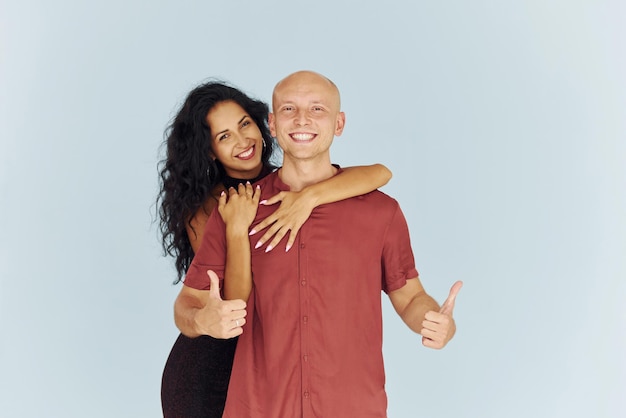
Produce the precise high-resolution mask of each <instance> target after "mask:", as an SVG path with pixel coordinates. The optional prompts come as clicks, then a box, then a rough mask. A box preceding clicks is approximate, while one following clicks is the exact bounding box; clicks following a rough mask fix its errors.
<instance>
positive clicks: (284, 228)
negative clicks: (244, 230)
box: [250, 189, 316, 252]
mask: <svg viewBox="0 0 626 418" xmlns="http://www.w3.org/2000/svg"><path fill="white" fill-rule="evenodd" d="M305 190H306V189H305ZM305 190H303V191H302V192H289V191H283V192H280V193H278V194H276V195H274V196H272V197H271V198H269V199H267V200H264V201H263V202H261V204H262V205H274V204H276V203H278V202H281V203H280V207H279V208H278V209H277V210H276V211H275V212H274V213H272V214H271V215H270V216H268V217H267V218H265V219H264V220H263V221H262V222H261V223H260V224H258V225H257V226H255V227H254V229H253V230H252V231H250V235H254V234H256V233H257V232H259V231H261V230H263V229H265V228H267V227H268V226H270V225H271V226H270V228H269V229H268V230H267V232H265V234H264V235H263V236H262V237H261V239H260V240H259V241H257V243H256V245H255V247H254V248H259V247H260V246H262V245H263V244H264V243H266V242H267V241H269V240H270V239H272V237H274V238H273V239H272V241H271V242H270V243H269V245H268V246H267V248H266V249H265V252H268V251H272V249H273V248H275V247H276V246H277V245H278V243H279V242H280V240H281V239H283V237H284V236H285V235H286V234H287V232H288V231H290V232H289V239H288V240H287V246H286V247H285V251H289V249H290V248H291V247H292V246H293V243H294V242H295V240H296V236H297V235H298V231H299V230H300V227H301V226H302V224H304V222H306V220H307V219H309V216H310V215H311V212H312V211H313V208H314V207H315V206H316V205H315V201H314V199H313V198H312V197H311V196H310V195H309V194H308V193H306V192H305Z"/></svg>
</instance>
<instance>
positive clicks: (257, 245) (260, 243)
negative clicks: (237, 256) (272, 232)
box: [254, 241, 263, 250]
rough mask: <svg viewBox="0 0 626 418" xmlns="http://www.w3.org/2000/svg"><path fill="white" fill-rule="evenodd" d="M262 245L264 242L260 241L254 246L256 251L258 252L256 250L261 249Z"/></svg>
mask: <svg viewBox="0 0 626 418" xmlns="http://www.w3.org/2000/svg"><path fill="white" fill-rule="evenodd" d="M261 245H263V242H262V241H258V242H257V243H256V245H255V246H254V249H255V250H256V249H257V248H259V247H260V246H261Z"/></svg>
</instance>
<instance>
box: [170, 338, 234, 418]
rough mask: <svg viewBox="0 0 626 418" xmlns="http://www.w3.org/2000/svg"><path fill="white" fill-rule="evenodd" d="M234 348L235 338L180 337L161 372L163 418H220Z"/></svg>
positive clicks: (224, 401)
mask: <svg viewBox="0 0 626 418" xmlns="http://www.w3.org/2000/svg"><path fill="white" fill-rule="evenodd" d="M236 346H237V338H231V339H228V340H219V339H216V338H213V337H210V336H208V335H202V336H200V337H197V338H189V337H185V336H184V335H182V334H180V335H179V336H178V339H177V340H176V342H175V343H174V346H173V347H172V351H171V352H170V355H169V357H168V359H167V363H166V364H165V369H164V370H163V378H162V380H161V406H162V407H163V417H164V418H200V417H203V418H214V417H215V418H221V416H222V413H223V412H224V404H225V403H226V392H227V390H228V381H229V380H230V371H231V369H232V367H233V357H234V355H235V347H236Z"/></svg>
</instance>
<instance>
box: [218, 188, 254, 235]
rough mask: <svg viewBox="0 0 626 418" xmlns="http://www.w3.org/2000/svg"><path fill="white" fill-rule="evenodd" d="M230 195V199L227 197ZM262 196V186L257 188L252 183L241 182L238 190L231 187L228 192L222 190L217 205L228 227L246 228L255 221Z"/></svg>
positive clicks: (234, 228) (246, 229)
mask: <svg viewBox="0 0 626 418" xmlns="http://www.w3.org/2000/svg"><path fill="white" fill-rule="evenodd" d="M227 195H228V199H227ZM260 198H261V188H260V187H259V186H257V187H256V188H255V189H254V188H253V187H252V185H251V184H250V183H246V184H245V185H243V184H239V186H238V188H237V190H235V188H233V187H231V188H230V189H229V190H228V193H227V192H222V194H221V195H220V200H219V203H218V206H217V210H218V211H219V212H220V215H221V216H222V219H223V220H224V223H225V224H226V228H227V229H232V230H237V229H239V230H245V231H246V233H247V231H248V228H249V227H250V225H251V224H252V221H254V217H255V216H256V211H257V208H258V207H259V200H260Z"/></svg>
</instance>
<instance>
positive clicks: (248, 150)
mask: <svg viewBox="0 0 626 418" xmlns="http://www.w3.org/2000/svg"><path fill="white" fill-rule="evenodd" d="M206 121H207V123H208V125H209V128H210V130H211V135H212V136H211V148H212V149H213V154H214V155H212V156H211V157H213V158H216V159H217V160H219V161H220V162H221V163H222V165H223V166H224V169H225V170H226V174H228V175H229V176H230V177H234V178H239V179H252V178H254V177H256V176H258V175H259V174H260V172H261V168H262V164H261V154H262V152H263V136H262V135H261V130H260V129H259V127H258V126H257V124H256V123H255V122H254V120H253V119H252V118H251V117H250V115H249V114H248V113H247V112H246V111H245V110H244V109H243V108H242V107H241V106H239V105H238V104H237V103H235V102H233V101H230V100H229V101H225V102H220V103H218V104H217V105H215V106H214V107H213V108H212V109H211V110H210V111H209V113H207V116H206Z"/></svg>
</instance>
